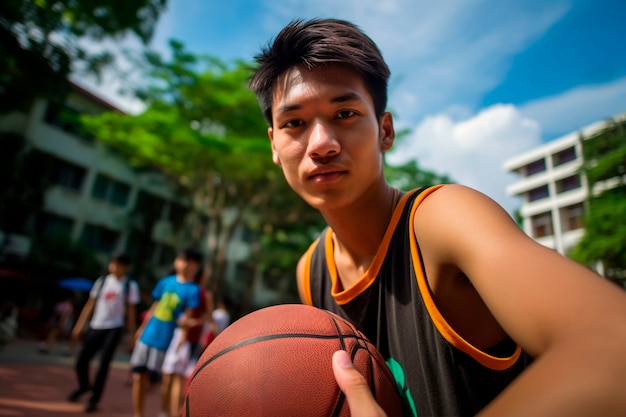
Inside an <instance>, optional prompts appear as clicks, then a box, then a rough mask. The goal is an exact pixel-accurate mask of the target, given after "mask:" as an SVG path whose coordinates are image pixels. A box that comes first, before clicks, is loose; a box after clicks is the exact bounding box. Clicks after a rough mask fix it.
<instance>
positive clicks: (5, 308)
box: [0, 301, 19, 349]
mask: <svg viewBox="0 0 626 417" xmlns="http://www.w3.org/2000/svg"><path fill="white" fill-rule="evenodd" d="M18 314H19V309H18V307H17V305H16V304H15V303H14V302H12V301H5V302H4V303H2V307H1V308H0V349H2V348H3V347H4V346H6V345H7V344H9V343H10V342H12V341H13V340H15V338H16V337H17V328H18V320H17V319H18Z"/></svg>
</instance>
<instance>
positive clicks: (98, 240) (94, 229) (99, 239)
mask: <svg viewBox="0 0 626 417" xmlns="http://www.w3.org/2000/svg"><path fill="white" fill-rule="evenodd" d="M118 237H119V234H118V233H117V232H116V231H114V230H111V229H108V228H106V227H101V226H94V225H91V224H87V225H85V227H84V228H83V232H82V234H81V237H80V242H81V243H82V244H84V245H85V246H88V247H90V248H91V249H93V250H95V251H99V252H107V253H111V252H113V250H114V249H115V247H116V246H117V240H118Z"/></svg>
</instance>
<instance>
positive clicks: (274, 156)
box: [267, 127, 281, 166]
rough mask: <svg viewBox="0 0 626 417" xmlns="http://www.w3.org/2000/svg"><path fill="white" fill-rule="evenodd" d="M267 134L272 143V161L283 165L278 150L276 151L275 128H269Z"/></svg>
mask: <svg viewBox="0 0 626 417" xmlns="http://www.w3.org/2000/svg"><path fill="white" fill-rule="evenodd" d="M267 136H268V137H269V138H270V144H271V145H272V161H274V163H275V164H276V165H278V166H281V164H280V158H279V157H278V152H276V149H275V148H274V130H273V129H272V128H271V127H268V128H267Z"/></svg>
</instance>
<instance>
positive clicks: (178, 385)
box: [169, 374, 184, 417]
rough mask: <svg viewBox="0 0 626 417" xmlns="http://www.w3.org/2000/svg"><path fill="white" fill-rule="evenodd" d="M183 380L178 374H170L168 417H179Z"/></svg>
mask: <svg viewBox="0 0 626 417" xmlns="http://www.w3.org/2000/svg"><path fill="white" fill-rule="evenodd" d="M183 384H184V378H183V376H182V375H179V374H172V376H171V382H170V411H169V415H170V417H178V416H180V407H181V406H182V398H181V396H182V392H183Z"/></svg>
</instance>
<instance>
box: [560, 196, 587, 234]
mask: <svg viewBox="0 0 626 417" xmlns="http://www.w3.org/2000/svg"><path fill="white" fill-rule="evenodd" d="M561 217H562V219H563V230H565V231H566V232H567V231H569V230H577V229H582V228H583V205H582V203H578V204H574V205H571V206H568V207H563V208H562V209H561Z"/></svg>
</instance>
